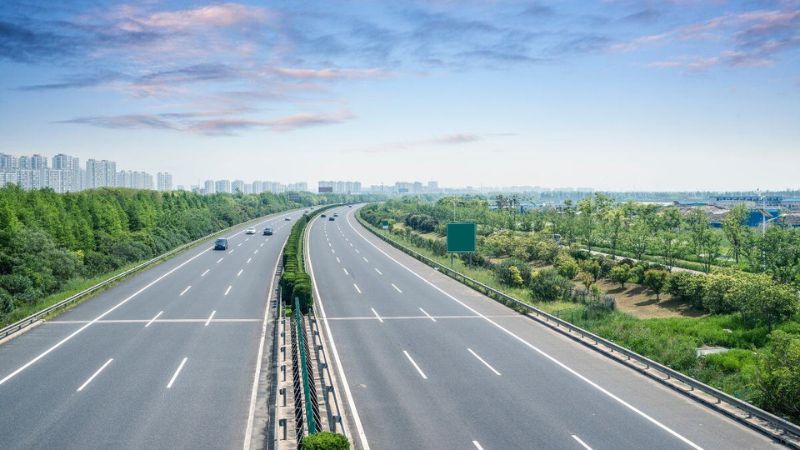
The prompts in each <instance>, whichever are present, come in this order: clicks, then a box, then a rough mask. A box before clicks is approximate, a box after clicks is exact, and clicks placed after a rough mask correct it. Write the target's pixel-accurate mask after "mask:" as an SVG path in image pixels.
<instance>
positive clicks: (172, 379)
mask: <svg viewBox="0 0 800 450" xmlns="http://www.w3.org/2000/svg"><path fill="white" fill-rule="evenodd" d="M187 359H189V358H186V357H184V358H183V361H181V364H180V365H179V366H178V370H176V371H175V373H174V374H173V375H172V378H170V379H169V383H167V389H172V384H173V383H175V380H176V379H177V378H178V374H179V373H181V370H183V365H184V364H186V360H187Z"/></svg>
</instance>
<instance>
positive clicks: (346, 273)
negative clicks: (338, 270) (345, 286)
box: [342, 267, 350, 275]
mask: <svg viewBox="0 0 800 450" xmlns="http://www.w3.org/2000/svg"><path fill="white" fill-rule="evenodd" d="M342 270H344V274H345V275H350V274H349V273H348V272H347V269H345V268H344V267H342Z"/></svg>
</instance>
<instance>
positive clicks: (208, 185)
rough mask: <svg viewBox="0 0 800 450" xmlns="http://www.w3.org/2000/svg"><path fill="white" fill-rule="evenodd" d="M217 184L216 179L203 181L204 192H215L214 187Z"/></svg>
mask: <svg viewBox="0 0 800 450" xmlns="http://www.w3.org/2000/svg"><path fill="white" fill-rule="evenodd" d="M215 187H216V185H215V184H214V180H206V181H205V182H204V183H203V193H204V194H214V193H216V192H217V191H216V189H214V188H215Z"/></svg>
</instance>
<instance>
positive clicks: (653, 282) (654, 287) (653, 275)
mask: <svg viewBox="0 0 800 450" xmlns="http://www.w3.org/2000/svg"><path fill="white" fill-rule="evenodd" d="M668 277H669V273H667V272H666V271H664V270H659V269H650V270H647V271H646V272H645V273H644V285H645V286H647V288H648V289H650V291H652V292H653V293H654V294H656V301H659V300H661V293H662V292H663V291H664V286H666V284H667V278H668Z"/></svg>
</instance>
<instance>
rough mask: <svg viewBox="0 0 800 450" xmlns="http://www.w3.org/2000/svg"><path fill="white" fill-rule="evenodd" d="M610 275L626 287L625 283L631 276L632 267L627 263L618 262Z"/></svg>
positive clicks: (612, 279) (613, 279) (614, 280)
mask: <svg viewBox="0 0 800 450" xmlns="http://www.w3.org/2000/svg"><path fill="white" fill-rule="evenodd" d="M609 277H610V278H611V281H613V282H614V283H618V284H619V285H620V286H622V287H623V288H624V287H625V283H627V282H628V280H629V279H630V278H631V268H630V266H628V265H627V264H617V265H616V266H614V267H613V268H612V269H611V272H610V273H609Z"/></svg>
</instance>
